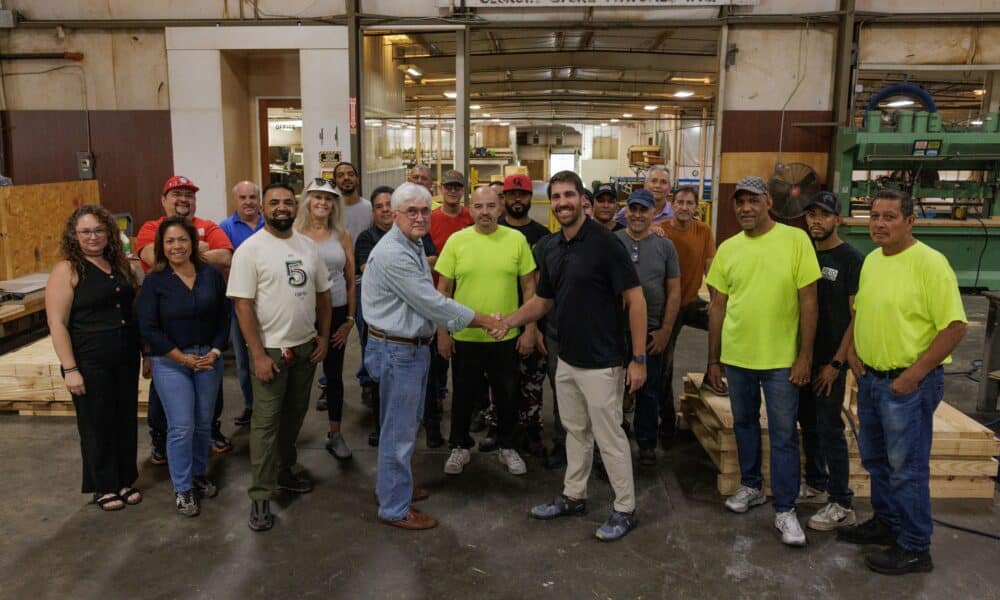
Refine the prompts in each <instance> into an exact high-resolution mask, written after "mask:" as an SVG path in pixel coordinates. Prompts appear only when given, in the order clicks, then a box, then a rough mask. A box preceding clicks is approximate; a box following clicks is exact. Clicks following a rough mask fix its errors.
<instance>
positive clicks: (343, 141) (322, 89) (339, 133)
mask: <svg viewBox="0 0 1000 600" xmlns="http://www.w3.org/2000/svg"><path fill="white" fill-rule="evenodd" d="M347 68H348V60H347V49H346V48H334V49H323V50H301V51H300V52H299V69H300V73H301V83H300V85H301V87H302V152H303V159H304V161H305V165H304V167H305V180H306V181H309V180H310V179H311V178H313V177H319V174H320V171H319V162H318V161H319V153H320V151H321V150H340V151H341V153H342V157H343V159H344V160H346V161H350V160H351V131H350V128H349V127H350V122H349V114H348V110H349V107H348V96H349V94H348V84H347V82H348V72H347ZM359 119H360V116H359ZM359 126H360V123H359ZM321 138H322V139H321Z"/></svg>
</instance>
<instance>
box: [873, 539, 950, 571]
mask: <svg viewBox="0 0 1000 600" xmlns="http://www.w3.org/2000/svg"><path fill="white" fill-rule="evenodd" d="M865 566H867V567H868V568H869V569H871V570H872V571H875V572H876V573H881V574H883V575H905V574H907V573H930V572H931V571H933V570H934V562H933V561H932V560H931V553H930V552H928V551H926V550H924V551H923V552H913V551H912V550H907V549H906V548H903V547H902V546H900V545H899V544H893V545H892V546H890V547H889V548H887V549H886V550H879V551H878V552H872V553H871V554H869V555H868V556H866V557H865Z"/></svg>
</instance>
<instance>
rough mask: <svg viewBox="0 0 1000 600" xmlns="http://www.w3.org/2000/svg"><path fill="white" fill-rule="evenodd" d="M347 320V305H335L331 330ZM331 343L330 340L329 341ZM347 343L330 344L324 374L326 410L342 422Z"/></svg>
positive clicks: (330, 417) (324, 360)
mask: <svg viewBox="0 0 1000 600" xmlns="http://www.w3.org/2000/svg"><path fill="white" fill-rule="evenodd" d="M346 322H347V305H346V304H345V305H343V306H334V307H333V318H332V320H331V321H330V331H331V332H334V331H336V330H337V328H338V327H340V326H341V325H343V324H344V323H346ZM327 343H329V342H327ZM346 351H347V344H344V345H343V346H341V347H340V348H335V347H333V346H330V347H329V348H327V350H326V358H324V359H323V375H326V412H327V415H328V416H329V419H330V420H331V421H335V422H340V420H341V419H342V418H343V416H344V353H345V352H346Z"/></svg>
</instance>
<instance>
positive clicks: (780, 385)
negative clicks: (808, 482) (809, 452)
mask: <svg viewBox="0 0 1000 600" xmlns="http://www.w3.org/2000/svg"><path fill="white" fill-rule="evenodd" d="M725 367H726V377H727V378H728V379H729V402H730V404H731V405H732V408H733V432H734V433H735V434H736V449H737V451H738V452H739V457H740V483H741V484H742V485H745V486H747V487H752V488H756V489H762V488H763V485H764V478H763V476H762V475H761V471H760V460H761V458H760V457H761V450H760V391H761V388H763V390H764V397H765V398H767V432H768V437H769V438H770V440H771V493H772V494H773V496H774V511H775V512H779V513H780V512H787V511H790V510H794V509H795V500H796V498H798V496H799V470H800V464H799V433H798V431H796V429H795V424H796V421H797V420H798V413H799V388H798V387H797V386H795V385H794V384H793V383H792V382H791V381H789V380H788V376H789V374H790V372H791V369H768V370H766V371H758V370H754V369H743V368H741V367H733V366H730V365H726V366H725Z"/></svg>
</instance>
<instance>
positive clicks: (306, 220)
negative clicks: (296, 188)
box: [295, 191, 347, 238]
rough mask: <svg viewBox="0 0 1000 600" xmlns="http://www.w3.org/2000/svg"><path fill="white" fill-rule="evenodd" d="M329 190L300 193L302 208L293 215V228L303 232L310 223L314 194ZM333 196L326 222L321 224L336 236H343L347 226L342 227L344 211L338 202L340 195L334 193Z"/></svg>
mask: <svg viewBox="0 0 1000 600" xmlns="http://www.w3.org/2000/svg"><path fill="white" fill-rule="evenodd" d="M329 193H330V192H318V191H312V192H306V193H304V194H303V195H302V208H300V209H299V214H298V215H297V216H296V217H295V229H296V230H298V231H299V232H303V233H304V232H305V231H306V230H307V229H309V226H310V225H311V224H312V214H311V212H310V211H311V210H312V202H313V198H314V197H315V195H316V194H329ZM332 196H333V202H332V204H333V207H332V208H331V209H330V214H329V215H327V216H326V223H324V224H323V225H324V226H325V227H326V230H327V231H330V232H332V233H335V234H337V237H338V238H341V237H344V233H346V232H347V228H346V227H344V211H343V205H342V204H341V203H340V197H339V196H337V195H336V194H332Z"/></svg>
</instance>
